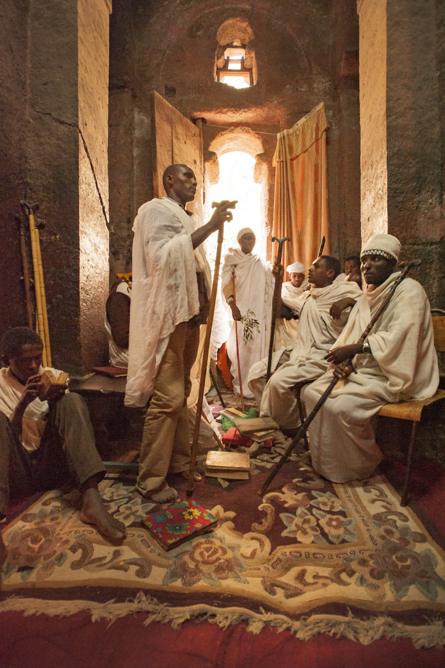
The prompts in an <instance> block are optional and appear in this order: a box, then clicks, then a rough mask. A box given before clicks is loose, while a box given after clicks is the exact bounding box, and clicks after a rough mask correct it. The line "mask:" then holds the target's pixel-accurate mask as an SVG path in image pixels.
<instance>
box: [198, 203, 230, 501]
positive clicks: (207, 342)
mask: <svg viewBox="0 0 445 668" xmlns="http://www.w3.org/2000/svg"><path fill="white" fill-rule="evenodd" d="M230 204H231V205H232V206H230V207H229V206H228V207H227V208H231V209H234V208H235V205H236V202H230ZM218 205H219V202H213V203H212V207H214V208H215V207H217V206H218ZM223 240H224V223H222V224H221V227H220V228H219V230H218V241H217V246H216V257H215V269H214V272H213V281H212V291H211V293H210V302H209V314H208V316H207V325H206V332H205V338H204V345H203V347H202V358H201V373H200V377H199V389H198V402H197V405H196V417H195V428H194V430H193V440H192V448H191V453H190V469H189V475H188V482H187V496H188V497H190V496H191V495H192V494H193V491H194V489H195V472H196V456H197V453H198V439H199V432H200V428H201V414H202V404H203V402H204V387H205V381H206V375H207V360H208V357H209V350H210V337H211V334H212V324H213V317H214V315H215V305H216V296H217V292H218V279H219V267H220V265H221V254H222V244H223Z"/></svg>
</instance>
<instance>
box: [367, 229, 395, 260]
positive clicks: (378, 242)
mask: <svg viewBox="0 0 445 668" xmlns="http://www.w3.org/2000/svg"><path fill="white" fill-rule="evenodd" d="M365 255H382V256H383V257H385V258H386V259H387V260H396V261H397V262H398V260H399V255H400V241H399V240H398V239H397V237H394V236H393V235H392V234H374V235H373V236H372V237H370V238H369V239H368V241H367V242H366V243H365V244H364V246H363V248H362V252H361V253H360V259H362V258H363V257H364V256H365Z"/></svg>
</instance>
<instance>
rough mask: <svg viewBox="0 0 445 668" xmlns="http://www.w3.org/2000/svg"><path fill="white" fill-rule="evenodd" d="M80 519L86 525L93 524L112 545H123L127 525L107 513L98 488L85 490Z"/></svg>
mask: <svg viewBox="0 0 445 668" xmlns="http://www.w3.org/2000/svg"><path fill="white" fill-rule="evenodd" d="M80 519H81V521H82V522H85V523H86V524H93V525H94V526H95V527H96V529H97V530H98V532H99V533H100V534H101V536H103V537H104V538H106V539H107V540H109V541H110V543H121V542H122V541H123V540H124V538H125V536H126V533H127V530H126V528H125V525H124V524H122V522H119V520H116V519H115V518H114V517H112V515H110V513H109V512H108V511H107V509H106V508H105V505H104V502H103V501H102V497H101V495H100V494H99V490H98V489H97V487H89V488H88V489H85V490H83V492H82V508H81V510H80Z"/></svg>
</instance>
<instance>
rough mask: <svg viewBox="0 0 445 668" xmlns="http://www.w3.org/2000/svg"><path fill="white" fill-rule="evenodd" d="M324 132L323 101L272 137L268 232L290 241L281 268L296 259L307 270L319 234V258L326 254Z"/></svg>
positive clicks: (315, 252)
mask: <svg viewBox="0 0 445 668" xmlns="http://www.w3.org/2000/svg"><path fill="white" fill-rule="evenodd" d="M326 129H327V123H326V114H325V108H324V103H323V102H322V103H321V104H319V105H318V106H316V107H315V108H314V109H312V111H311V112H310V113H309V114H307V115H306V116H304V117H303V118H301V119H300V120H299V121H298V122H297V123H295V125H294V126H293V127H292V128H290V129H289V130H284V131H283V132H280V133H279V134H278V135H277V147H276V150H275V155H274V158H273V164H274V166H275V199H274V207H273V224H272V234H273V235H274V236H276V237H286V236H287V237H290V241H289V242H287V243H286V244H285V245H284V254H283V259H284V266H286V265H287V264H290V262H294V261H295V260H299V261H300V262H303V263H304V265H305V267H306V269H307V268H308V267H309V266H310V264H311V263H312V261H313V260H314V258H315V257H316V256H317V251H318V248H319V245H320V241H321V238H322V236H325V237H326V245H325V249H324V254H325V255H326V254H327V253H328V252H329V235H328V185H327V162H326Z"/></svg>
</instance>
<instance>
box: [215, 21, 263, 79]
mask: <svg viewBox="0 0 445 668" xmlns="http://www.w3.org/2000/svg"><path fill="white" fill-rule="evenodd" d="M254 39H255V35H254V33H253V30H252V28H251V27H250V25H249V22H248V21H247V19H244V18H241V17H237V18H231V19H227V20H226V21H224V23H222V24H221V25H220V26H219V28H218V31H217V33H216V41H217V42H218V46H217V48H216V53H215V69H214V77H215V81H218V83H223V84H226V86H232V87H233V88H250V87H251V86H255V84H256V82H257V66H256V57H255V48H254V46H253V44H254Z"/></svg>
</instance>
